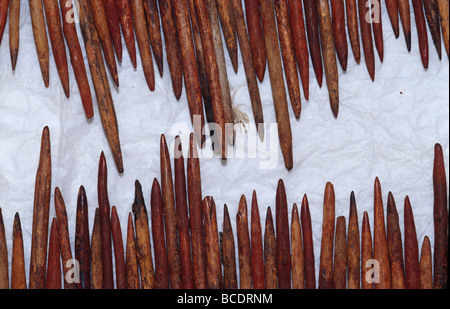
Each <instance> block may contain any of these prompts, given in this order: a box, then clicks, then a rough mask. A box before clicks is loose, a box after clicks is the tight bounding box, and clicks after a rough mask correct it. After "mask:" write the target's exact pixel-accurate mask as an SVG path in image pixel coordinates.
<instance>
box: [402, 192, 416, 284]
mask: <svg viewBox="0 0 450 309" xmlns="http://www.w3.org/2000/svg"><path fill="white" fill-rule="evenodd" d="M403 214H404V221H403V222H404V224H405V242H404V246H405V275H406V288H407V289H420V266H419V243H418V241H417V234H416V225H415V223H414V215H413V211H412V208H411V203H410V201H409V197H408V196H407V197H406V198H405V208H404V211H403Z"/></svg>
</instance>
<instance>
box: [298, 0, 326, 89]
mask: <svg viewBox="0 0 450 309" xmlns="http://www.w3.org/2000/svg"><path fill="white" fill-rule="evenodd" d="M303 7H304V10H305V24H306V33H307V34H308V45H309V54H310V55H311V61H312V65H313V69H314V74H315V75H316V80H317V83H318V84H319V87H322V81H323V66H322V52H321V50H320V34H319V22H318V18H319V17H318V15H317V8H316V0H303Z"/></svg>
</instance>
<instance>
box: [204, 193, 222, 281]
mask: <svg viewBox="0 0 450 309" xmlns="http://www.w3.org/2000/svg"><path fill="white" fill-rule="evenodd" d="M202 211H203V224H204V225H203V227H204V233H205V252H206V278H207V287H208V289H219V288H220V283H221V281H222V267H221V262H220V249H219V231H218V229H217V218H216V205H215V202H214V199H213V198H212V197H211V196H207V197H205V198H204V199H203V201H202Z"/></svg>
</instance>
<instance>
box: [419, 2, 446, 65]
mask: <svg viewBox="0 0 450 309" xmlns="http://www.w3.org/2000/svg"><path fill="white" fill-rule="evenodd" d="M423 7H424V9H425V16H426V18H427V22H428V29H430V33H431V38H432V39H433V43H434V46H435V47H436V51H437V53H438V57H439V60H441V59H442V46H441V27H440V24H441V23H440V16H439V6H438V3H437V1H436V0H423Z"/></svg>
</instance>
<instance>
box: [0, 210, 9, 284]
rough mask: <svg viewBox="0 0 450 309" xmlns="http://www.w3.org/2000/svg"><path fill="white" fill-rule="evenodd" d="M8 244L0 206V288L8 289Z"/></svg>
mask: <svg viewBox="0 0 450 309" xmlns="http://www.w3.org/2000/svg"><path fill="white" fill-rule="evenodd" d="M8 270H9V266H8V246H7V244H6V234H5V222H4V221H3V214H2V208H1V207H0V290H4V289H9V273H8Z"/></svg>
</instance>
